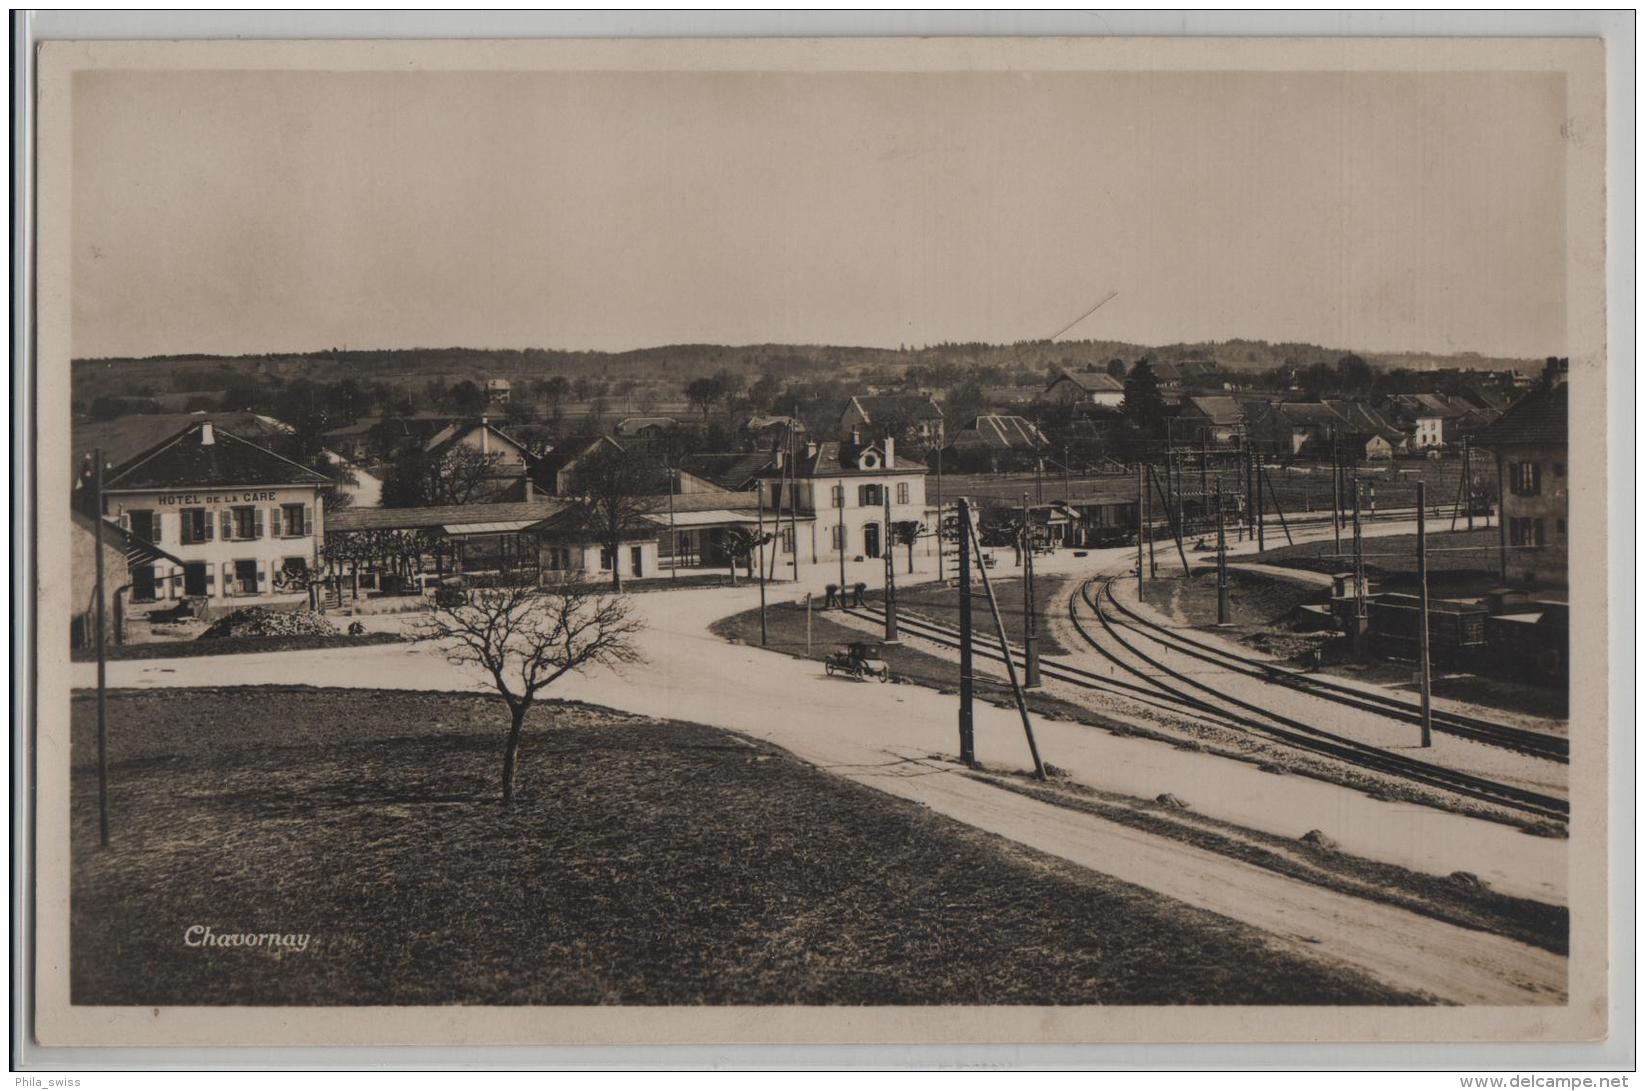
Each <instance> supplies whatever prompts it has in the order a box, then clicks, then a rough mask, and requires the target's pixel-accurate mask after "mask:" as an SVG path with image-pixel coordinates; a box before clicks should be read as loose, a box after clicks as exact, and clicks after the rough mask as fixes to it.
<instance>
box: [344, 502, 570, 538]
mask: <svg viewBox="0 0 1645 1091" xmlns="http://www.w3.org/2000/svg"><path fill="white" fill-rule="evenodd" d="M565 505H566V502H565V501H564V500H527V501H523V502H520V503H515V504H442V505H439V506H436V507H429V508H344V509H342V510H341V511H336V512H327V513H326V533H328V534H343V533H348V532H350V531H363V530H430V529H433V528H436V527H446V526H455V525H462V524H479V523H506V522H513V521H517V520H521V519H529V520H537V519H543V518H546V517H547V516H550V515H553V514H554V513H555V512H557V511H559V510H560V509H562V508H564V507H565Z"/></svg>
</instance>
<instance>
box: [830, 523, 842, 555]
mask: <svg viewBox="0 0 1645 1091" xmlns="http://www.w3.org/2000/svg"><path fill="white" fill-rule="evenodd" d="M828 542H829V545H830V546H831V547H832V548H833V549H834V551H835V552H838V551H840V550H842V549H844V548H845V528H844V527H842V526H838V525H836V526H832V527H829V528H828Z"/></svg>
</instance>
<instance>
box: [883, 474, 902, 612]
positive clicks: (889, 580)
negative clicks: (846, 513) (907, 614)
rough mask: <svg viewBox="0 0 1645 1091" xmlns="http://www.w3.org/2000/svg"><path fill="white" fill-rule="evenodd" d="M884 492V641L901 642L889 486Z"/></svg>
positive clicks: (894, 540) (884, 488) (894, 543)
mask: <svg viewBox="0 0 1645 1091" xmlns="http://www.w3.org/2000/svg"><path fill="white" fill-rule="evenodd" d="M881 491H882V492H883V493H884V494H885V535H884V537H885V642H886V643H887V644H898V643H901V641H899V640H898V639H897V573H896V568H897V565H896V553H897V548H896V537H895V535H893V534H892V533H891V486H890V485H886V486H884V487H883V489H882V490H881Z"/></svg>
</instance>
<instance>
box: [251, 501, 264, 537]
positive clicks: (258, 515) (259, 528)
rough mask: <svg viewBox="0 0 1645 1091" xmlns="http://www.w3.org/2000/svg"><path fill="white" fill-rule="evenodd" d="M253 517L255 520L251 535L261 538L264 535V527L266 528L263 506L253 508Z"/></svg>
mask: <svg viewBox="0 0 1645 1091" xmlns="http://www.w3.org/2000/svg"><path fill="white" fill-rule="evenodd" d="M251 518H252V520H253V523H252V532H251V536H252V537H253V538H261V537H262V536H263V528H264V523H263V509H262V508H253V509H252V512H251Z"/></svg>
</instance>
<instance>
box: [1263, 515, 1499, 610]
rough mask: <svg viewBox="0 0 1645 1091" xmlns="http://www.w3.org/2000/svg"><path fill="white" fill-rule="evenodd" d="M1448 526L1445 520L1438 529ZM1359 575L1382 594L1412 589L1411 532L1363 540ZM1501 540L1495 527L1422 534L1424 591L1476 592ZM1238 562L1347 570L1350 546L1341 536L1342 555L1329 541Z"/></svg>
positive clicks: (1493, 574) (1489, 574)
mask: <svg viewBox="0 0 1645 1091" xmlns="http://www.w3.org/2000/svg"><path fill="white" fill-rule="evenodd" d="M1446 525H1449V520H1446V521H1444V522H1442V523H1441V526H1446ZM1363 542H1364V545H1363V547H1362V548H1363V550H1364V553H1365V574H1366V576H1368V577H1369V578H1371V579H1373V580H1375V581H1377V583H1378V584H1379V585H1380V586H1381V588H1382V589H1383V590H1386V591H1398V590H1403V589H1405V588H1407V587H1411V586H1415V580H1416V568H1417V560H1416V548H1417V538H1416V535H1415V534H1395V535H1390V536H1387V537H1376V538H1365V539H1363ZM1500 543H1501V539H1500V538H1499V532H1498V530H1497V529H1496V528H1495V527H1492V528H1490V529H1483V530H1458V531H1448V530H1435V531H1432V532H1430V533H1429V535H1428V588H1429V591H1430V592H1431V593H1433V594H1434V595H1436V596H1443V595H1448V594H1459V595H1460V594H1470V593H1477V592H1480V591H1483V590H1485V589H1487V588H1488V587H1493V586H1495V585H1496V583H1497V582H1498V579H1497V574H1498V572H1499V571H1500V569H1499V549H1500ZM1242 560H1251V561H1255V562H1257V563H1260V564H1277V565H1283V566H1285V567H1288V568H1305V569H1309V570H1311V571H1314V572H1325V573H1333V572H1347V571H1349V570H1351V569H1352V568H1353V542H1352V538H1351V536H1350V535H1349V534H1348V533H1346V532H1345V533H1344V534H1343V536H1342V552H1341V554H1338V552H1337V547H1336V543H1335V542H1334V541H1324V542H1307V543H1304V544H1302V545H1295V546H1282V547H1280V548H1279V549H1270V550H1267V551H1266V552H1263V553H1258V554H1255V555H1254V556H1251V557H1249V558H1242Z"/></svg>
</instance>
